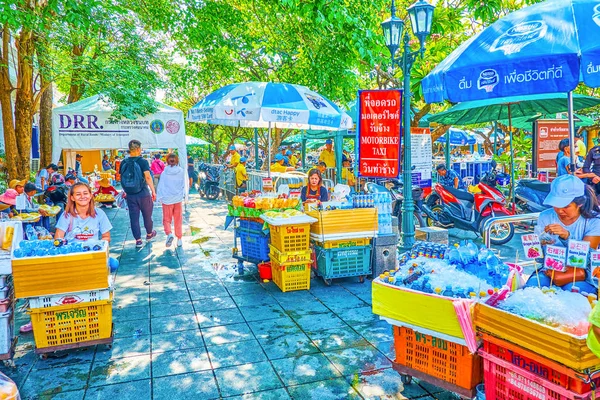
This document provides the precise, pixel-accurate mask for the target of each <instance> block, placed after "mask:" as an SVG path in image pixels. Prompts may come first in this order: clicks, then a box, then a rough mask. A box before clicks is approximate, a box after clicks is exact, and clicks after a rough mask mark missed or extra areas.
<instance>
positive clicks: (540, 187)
mask: <svg viewBox="0 0 600 400" xmlns="http://www.w3.org/2000/svg"><path fill="white" fill-rule="evenodd" d="M519 184H521V185H523V186H525V187H528V188H530V189H533V190H537V191H538V192H544V193H550V183H546V182H540V181H538V180H537V179H521V180H520V181H519Z"/></svg>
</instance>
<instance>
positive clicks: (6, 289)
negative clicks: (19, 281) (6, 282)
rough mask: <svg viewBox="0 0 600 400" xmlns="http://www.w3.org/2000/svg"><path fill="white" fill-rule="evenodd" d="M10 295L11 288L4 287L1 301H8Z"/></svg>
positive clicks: (0, 295)
mask: <svg viewBox="0 0 600 400" xmlns="http://www.w3.org/2000/svg"><path fill="white" fill-rule="evenodd" d="M9 293H10V286H4V287H2V288H0V300H6V299H8V296H9Z"/></svg>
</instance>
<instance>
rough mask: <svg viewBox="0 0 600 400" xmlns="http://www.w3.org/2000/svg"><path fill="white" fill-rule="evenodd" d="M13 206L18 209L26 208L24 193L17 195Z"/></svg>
mask: <svg viewBox="0 0 600 400" xmlns="http://www.w3.org/2000/svg"><path fill="white" fill-rule="evenodd" d="M15 208H16V209H17V210H19V211H20V210H24V209H26V208H27V198H26V197H25V194H21V195H19V196H17V199H16V204H15Z"/></svg>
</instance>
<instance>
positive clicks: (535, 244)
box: [521, 234, 542, 260]
mask: <svg viewBox="0 0 600 400" xmlns="http://www.w3.org/2000/svg"><path fill="white" fill-rule="evenodd" d="M521 243H522V244H523V251H524V252H525V258H527V259H528V260H535V259H536V258H539V257H542V245H541V244H540V237H539V236H538V235H535V234H531V235H523V236H521Z"/></svg>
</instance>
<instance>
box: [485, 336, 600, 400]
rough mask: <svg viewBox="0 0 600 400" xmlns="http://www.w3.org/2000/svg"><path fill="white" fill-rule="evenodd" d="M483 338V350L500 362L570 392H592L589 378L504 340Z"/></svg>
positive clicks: (492, 337)
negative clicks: (505, 362)
mask: <svg viewBox="0 0 600 400" xmlns="http://www.w3.org/2000/svg"><path fill="white" fill-rule="evenodd" d="M481 336H482V337H483V350H484V351H485V352H486V353H488V354H491V355H492V356H494V357H497V358H499V359H501V360H504V361H507V362H509V363H511V364H513V365H515V366H517V367H519V368H522V369H524V370H526V371H528V372H530V373H532V374H534V375H537V376H539V377H541V378H543V379H546V380H547V381H550V382H552V383H554V384H556V385H558V386H561V387H563V388H565V389H569V390H570V391H572V392H575V393H579V394H583V393H588V392H590V391H591V390H592V386H591V384H590V383H585V381H589V380H590V376H589V375H587V374H583V373H581V372H577V371H575V370H572V369H571V368H568V367H566V366H564V365H562V364H559V363H557V362H555V361H552V360H550V359H548V358H546V357H543V356H541V355H539V354H536V353H533V352H531V351H529V350H527V349H524V348H522V347H520V346H517V345H515V344H512V343H510V342H507V341H506V340H503V339H500V338H497V337H494V336H492V335H488V334H486V333H481ZM593 381H594V383H595V386H596V387H598V385H599V384H600V377H599V378H595V379H594V380H593Z"/></svg>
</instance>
